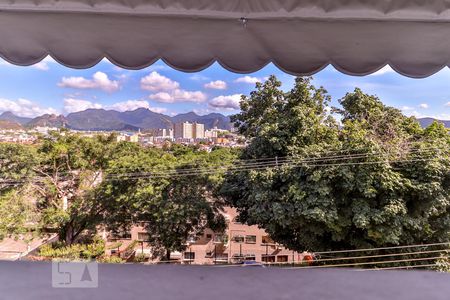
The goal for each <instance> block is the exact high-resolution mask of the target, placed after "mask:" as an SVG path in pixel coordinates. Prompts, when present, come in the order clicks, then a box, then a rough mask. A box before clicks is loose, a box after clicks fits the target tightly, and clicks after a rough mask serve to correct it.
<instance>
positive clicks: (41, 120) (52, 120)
mask: <svg viewBox="0 0 450 300" xmlns="http://www.w3.org/2000/svg"><path fill="white" fill-rule="evenodd" d="M66 124H67V120H66V118H65V117H64V116H63V115H55V114H45V115H42V116H39V117H36V118H34V119H32V120H31V121H29V122H28V123H26V124H25V125H26V127H28V128H34V127H38V126H41V127H58V128H59V127H63V126H65V125H66Z"/></svg>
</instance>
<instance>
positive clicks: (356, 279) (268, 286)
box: [0, 261, 450, 300]
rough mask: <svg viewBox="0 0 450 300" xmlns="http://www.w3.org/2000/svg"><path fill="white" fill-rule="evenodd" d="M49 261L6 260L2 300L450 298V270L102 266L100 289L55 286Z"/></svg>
mask: <svg viewBox="0 0 450 300" xmlns="http://www.w3.org/2000/svg"><path fill="white" fill-rule="evenodd" d="M51 271H52V266H51V264H50V263H44V262H24V261H20V262H0V299H1V300H4V299H5V300H9V299H14V300H15V299H20V300H27V299H45V300H53V299H58V300H59V299H87V300H94V299H95V300H97V299H111V300H112V299H127V300H128V299H151V300H153V299H158V300H159V299H161V300H181V299H183V300H190V299H196V300H201V299H207V300H235V299H245V300H252V299H258V300H265V299H267V300H276V299H283V300H290V299H292V300H294V299H295V300H298V299H311V300H321V299H326V300H335V299H345V300H348V299H350V300H351V299H355V300H362V299H364V300H373V299H383V300H386V299H398V300H415V299H417V300H427V299H433V300H439V299H445V300H449V299H450V274H443V273H437V272H431V271H356V270H343V269H326V270H325V269H320V270H318V269H314V270H305V269H304V270H298V269H297V270H292V269H279V268H260V267H215V266H166V265H157V266H146V265H131V264H130V265H128V264H125V265H113V264H109V265H104V264H102V265H99V267H98V277H99V281H98V288H90V289H87V288H84V289H83V288H70V289H69V288H52V282H51V281H52V275H51Z"/></svg>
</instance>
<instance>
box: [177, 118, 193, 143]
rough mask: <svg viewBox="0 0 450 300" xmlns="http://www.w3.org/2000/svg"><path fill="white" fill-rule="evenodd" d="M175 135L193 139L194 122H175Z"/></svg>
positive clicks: (179, 137)
mask: <svg viewBox="0 0 450 300" xmlns="http://www.w3.org/2000/svg"><path fill="white" fill-rule="evenodd" d="M173 137H174V138H175V139H192V138H193V137H192V123H189V122H182V123H175V124H174V126H173Z"/></svg>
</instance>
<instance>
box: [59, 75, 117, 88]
mask: <svg viewBox="0 0 450 300" xmlns="http://www.w3.org/2000/svg"><path fill="white" fill-rule="evenodd" d="M58 86H60V87H68V88H75V89H101V90H103V91H106V92H114V91H117V90H118V89H119V88H120V85H119V82H118V81H116V80H111V79H109V78H108V75H106V74H105V73H103V72H96V73H95V74H94V75H93V76H92V79H86V78H84V77H63V78H62V80H61V82H60V83H58Z"/></svg>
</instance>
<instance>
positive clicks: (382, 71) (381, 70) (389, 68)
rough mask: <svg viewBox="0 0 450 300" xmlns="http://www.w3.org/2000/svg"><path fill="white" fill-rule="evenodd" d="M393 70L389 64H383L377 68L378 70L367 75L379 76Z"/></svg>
mask: <svg viewBox="0 0 450 300" xmlns="http://www.w3.org/2000/svg"><path fill="white" fill-rule="evenodd" d="M393 72H395V71H394V70H393V69H392V68H391V67H390V66H389V65H386V66H384V67H383V68H381V69H379V70H378V71H376V72H374V73H372V74H370V75H369V76H380V75H384V74H387V73H393Z"/></svg>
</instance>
